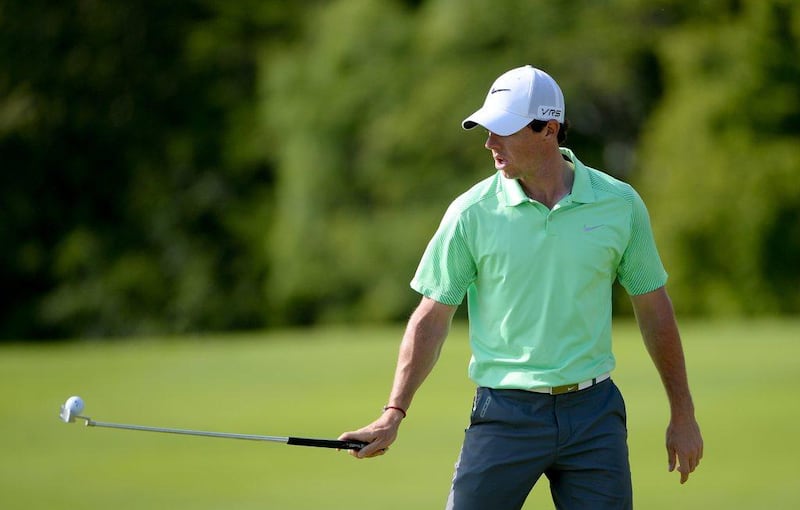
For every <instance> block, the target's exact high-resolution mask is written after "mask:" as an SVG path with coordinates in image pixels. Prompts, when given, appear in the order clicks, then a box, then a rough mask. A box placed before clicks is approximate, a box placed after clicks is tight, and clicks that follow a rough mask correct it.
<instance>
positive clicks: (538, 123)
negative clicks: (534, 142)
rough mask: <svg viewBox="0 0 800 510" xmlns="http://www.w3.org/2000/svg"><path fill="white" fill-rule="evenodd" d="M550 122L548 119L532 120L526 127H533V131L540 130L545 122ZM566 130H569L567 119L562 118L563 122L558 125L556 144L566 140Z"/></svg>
mask: <svg viewBox="0 0 800 510" xmlns="http://www.w3.org/2000/svg"><path fill="white" fill-rule="evenodd" d="M548 122H550V121H548V120H535V119H534V120H533V121H531V123H530V124H528V127H530V128H531V129H533V130H534V131H535V132H537V133H538V132H540V131H541V130H542V129H544V127H545V126H546V125H547V123H548ZM567 131H569V119H564V122H563V123H560V124H559V125H558V144H559V145H562V144H563V143H564V142H566V141H567Z"/></svg>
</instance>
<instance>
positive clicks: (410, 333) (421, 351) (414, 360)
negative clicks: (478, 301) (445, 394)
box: [388, 298, 456, 410]
mask: <svg viewBox="0 0 800 510" xmlns="http://www.w3.org/2000/svg"><path fill="white" fill-rule="evenodd" d="M455 309H456V307H451V306H447V305H443V304H441V303H437V302H435V301H432V300H430V299H427V298H425V299H423V300H422V302H421V303H420V305H419V307H417V309H416V310H415V311H414V313H413V314H412V315H411V318H410V319H409V321H408V325H407V327H406V330H405V333H404V335H403V340H402V342H401V344H400V351H399V353H398V358H397V368H396V370H395V375H394V383H393V384H392V391H391V393H390V396H389V404H388V405H391V406H397V407H400V408H402V409H405V410H408V408H409V406H410V405H411V401H412V399H413V398H414V394H415V393H416V391H417V390H418V389H419V387H420V386H421V385H422V383H423V382H424V381H425V379H426V378H427V377H428V375H429V374H430V373H431V371H432V370H433V367H434V365H435V364H436V361H437V360H438V359H439V354H440V352H441V350H442V345H443V344H444V341H445V339H446V338H447V334H448V332H449V330H450V324H451V322H452V318H453V314H454V313H455Z"/></svg>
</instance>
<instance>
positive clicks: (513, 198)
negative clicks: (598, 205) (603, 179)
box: [498, 147, 595, 207]
mask: <svg viewBox="0 0 800 510" xmlns="http://www.w3.org/2000/svg"><path fill="white" fill-rule="evenodd" d="M560 150H561V154H562V155H564V156H566V157H567V158H569V160H570V161H572V163H573V165H574V166H575V180H574V181H573V182H572V193H570V194H569V195H568V196H569V197H570V199H571V200H572V201H573V202H578V203H581V204H588V203H590V202H594V201H595V195H594V190H593V189H592V184H591V182H590V181H589V171H588V170H587V168H586V166H585V165H584V164H583V163H581V162H580V160H578V158H577V157H576V156H575V153H574V152H572V151H571V150H570V149H567V148H566V147H560ZM498 177H499V179H500V188H501V189H502V194H503V200H504V202H505V205H506V206H508V207H516V206H518V205H520V204H522V203H525V202H528V201H529V199H528V196H527V195H526V194H525V191H524V190H523V189H522V186H521V185H520V184H519V181H517V180H516V179H506V178H505V177H503V176H502V174H500V172H498Z"/></svg>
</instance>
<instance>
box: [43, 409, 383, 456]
mask: <svg viewBox="0 0 800 510" xmlns="http://www.w3.org/2000/svg"><path fill="white" fill-rule="evenodd" d="M82 411H83V399H81V398H80V397H78V396H73V397H69V398H68V399H67V401H66V402H65V403H64V405H62V406H61V413H60V414H59V417H60V418H61V420H62V421H63V422H65V423H74V422H75V420H76V419H78V420H83V421H84V422H85V425H86V426H87V427H105V428H109V429H124V430H141V431H144V432H162V433H165V434H181V435H187V436H204V437H221V438H226V439H245V440H248V441H267V442H272V443H284V444H289V445H295V446H315V447H318V448H336V449H339V450H360V449H361V448H363V447H365V446H366V445H367V444H369V443H365V442H362V441H341V440H338V439H314V438H308V437H283V436H261V435H255V434H234V433H229V432H208V431H204V430H186V429H172V428H164V427H147V426H144V425H129V424H125V423H108V422H102V421H95V420H93V419H91V418H89V417H88V416H81V415H80V414H79V413H81V412H82Z"/></svg>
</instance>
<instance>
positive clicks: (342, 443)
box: [286, 437, 369, 450]
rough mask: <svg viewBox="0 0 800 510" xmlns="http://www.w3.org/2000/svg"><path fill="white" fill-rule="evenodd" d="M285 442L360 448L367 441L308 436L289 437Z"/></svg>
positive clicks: (327, 446) (351, 448) (352, 448)
mask: <svg viewBox="0 0 800 510" xmlns="http://www.w3.org/2000/svg"><path fill="white" fill-rule="evenodd" d="M286 444H291V445H295V446H315V447H317V448H336V449H339V450H360V449H362V448H364V447H365V446H367V445H368V444H369V443H365V442H363V441H355V440H351V441H342V440H340V439H311V438H308V437H290V438H289V440H288V441H287V442H286Z"/></svg>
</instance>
